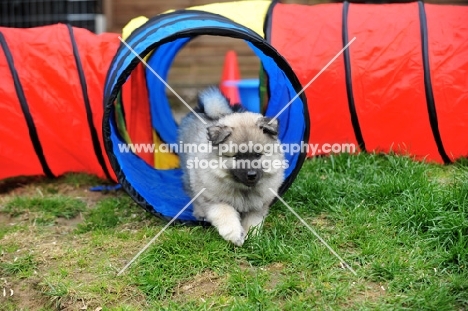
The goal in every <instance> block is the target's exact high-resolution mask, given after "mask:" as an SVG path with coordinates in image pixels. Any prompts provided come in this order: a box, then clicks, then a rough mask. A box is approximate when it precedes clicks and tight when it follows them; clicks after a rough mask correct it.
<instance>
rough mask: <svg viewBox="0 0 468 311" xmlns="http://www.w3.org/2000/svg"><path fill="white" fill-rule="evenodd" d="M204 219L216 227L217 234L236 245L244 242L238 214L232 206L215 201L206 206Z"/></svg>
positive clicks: (243, 233)
mask: <svg viewBox="0 0 468 311" xmlns="http://www.w3.org/2000/svg"><path fill="white" fill-rule="evenodd" d="M206 220H208V221H209V222H210V223H211V224H212V225H213V226H215V227H216V228H217V229H218V232H219V234H220V235H221V236H222V237H223V238H224V239H225V240H227V241H231V242H232V243H234V244H235V245H237V246H242V244H244V239H245V232H244V229H243V228H242V225H241V223H240V215H239V213H238V212H237V211H236V210H235V209H234V207H232V206H230V205H228V204H225V203H217V204H213V205H210V206H208V208H206Z"/></svg>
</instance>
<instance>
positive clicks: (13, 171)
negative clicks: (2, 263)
mask: <svg viewBox="0 0 468 311" xmlns="http://www.w3.org/2000/svg"><path fill="white" fill-rule="evenodd" d="M119 45H120V40H119V38H118V35H117V34H102V35H95V34H93V33H91V32H89V31H87V30H85V29H80V28H72V27H71V26H67V25H54V26H46V27H39V28H30V29H14V28H0V77H1V85H0V98H1V103H0V106H1V107H0V110H1V112H2V113H1V115H0V119H1V120H0V137H1V139H0V150H1V151H0V179H4V178H8V177H13V176H21V175H26V176H28V175H46V176H50V177H52V176H59V175H62V174H64V173H66V172H86V173H90V174H94V175H97V176H100V177H103V178H108V179H114V180H115V176H114V173H113V172H112V170H111V168H110V165H109V163H108V159H107V156H106V154H105V151H104V146H103V143H102V141H103V140H102V130H101V128H102V116H103V104H102V101H103V85H104V80H105V78H106V74H107V71H108V68H109V64H110V62H111V60H112V56H113V55H114V54H115V52H116V51H117V48H118V46H119ZM137 74H138V70H136V71H135V75H137ZM141 74H143V73H141ZM140 85H141V84H140ZM139 89H140V91H139V92H135V90H137V88H136V87H132V84H131V83H127V84H126V85H125V87H124V88H123V95H122V96H123V97H124V98H129V97H130V96H135V97H137V98H139V97H141V96H138V95H139V94H138V93H143V94H144V92H145V90H144V89H143V88H141V87H140V88H139ZM145 96H146V95H145ZM146 97H147V96H146ZM124 102H125V101H124ZM126 102H127V103H128V105H130V104H131V102H130V100H127V101H126ZM131 108H132V107H128V109H127V112H128V115H129V116H128V117H135V114H133V115H132V114H131V113H130V112H132V111H134V110H136V109H131ZM139 111H140V112H142V111H143V110H142V109H140V110H139ZM143 112H144V111H143ZM142 120H144V119H142ZM133 124H137V125H138V126H140V127H141V126H142V122H140V123H135V122H134V123H133ZM148 126H150V125H149V124H148ZM131 131H132V128H131V127H130V128H129V132H131ZM137 131H138V129H137ZM139 132H144V131H141V130H140V131H139ZM146 132H147V133H148V134H147V135H149V137H150V138H151V136H150V135H151V131H150V130H148V131H146ZM132 134H134V133H132ZM136 136H138V135H136ZM134 137H135V136H134Z"/></svg>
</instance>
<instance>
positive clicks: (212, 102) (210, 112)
mask: <svg viewBox="0 0 468 311" xmlns="http://www.w3.org/2000/svg"><path fill="white" fill-rule="evenodd" d="M198 106H199V108H198V109H199V112H202V113H204V114H205V115H206V116H207V117H208V118H210V119H213V120H217V119H220V118H222V117H224V116H226V115H228V114H231V113H234V112H243V111H245V110H244V108H243V107H242V106H241V105H240V104H235V105H233V106H231V105H229V100H228V99H227V98H226V97H225V96H224V95H223V94H222V93H221V91H220V89H219V88H218V87H216V86H211V87H208V88H206V89H204V90H203V91H201V92H200V93H199V94H198Z"/></svg>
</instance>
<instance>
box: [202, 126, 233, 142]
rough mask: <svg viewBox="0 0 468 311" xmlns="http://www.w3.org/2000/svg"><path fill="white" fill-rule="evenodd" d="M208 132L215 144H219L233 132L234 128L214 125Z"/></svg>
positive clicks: (209, 137) (209, 138)
mask: <svg viewBox="0 0 468 311" xmlns="http://www.w3.org/2000/svg"><path fill="white" fill-rule="evenodd" d="M207 134H208V140H209V141H211V142H212V143H213V145H219V144H220V143H222V142H224V141H225V140H226V139H227V138H228V137H229V136H230V135H231V134H232V129H231V128H230V127H228V126H225V125H213V126H210V127H208V128H207Z"/></svg>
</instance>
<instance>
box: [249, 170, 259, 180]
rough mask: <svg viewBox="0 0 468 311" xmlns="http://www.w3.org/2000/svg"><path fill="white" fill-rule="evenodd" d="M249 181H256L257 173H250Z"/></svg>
mask: <svg viewBox="0 0 468 311" xmlns="http://www.w3.org/2000/svg"><path fill="white" fill-rule="evenodd" d="M247 179H248V180H249V181H254V180H255V179H257V172H256V171H248V172H247Z"/></svg>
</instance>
